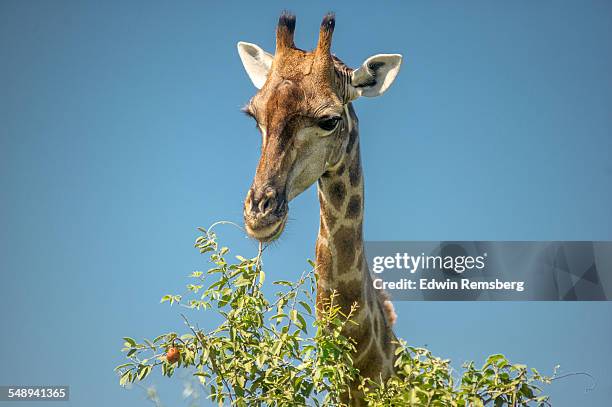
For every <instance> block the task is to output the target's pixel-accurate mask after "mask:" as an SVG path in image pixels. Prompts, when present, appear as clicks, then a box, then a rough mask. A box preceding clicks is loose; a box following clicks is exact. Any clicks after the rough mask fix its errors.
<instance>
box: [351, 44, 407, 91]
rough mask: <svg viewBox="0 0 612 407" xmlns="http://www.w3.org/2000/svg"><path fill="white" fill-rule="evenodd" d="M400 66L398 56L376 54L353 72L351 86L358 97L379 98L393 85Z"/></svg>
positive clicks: (399, 57)
mask: <svg viewBox="0 0 612 407" xmlns="http://www.w3.org/2000/svg"><path fill="white" fill-rule="evenodd" d="M401 64H402V56H401V55H399V54H378V55H374V56H372V57H370V58H368V59H366V60H365V62H364V63H363V65H361V67H359V68H358V69H356V70H354V71H353V74H352V76H351V85H353V87H354V88H355V90H356V91H357V93H358V94H359V95H360V96H368V97H374V96H380V95H382V94H383V93H385V91H386V90H387V89H389V86H391V84H392V83H393V81H394V80H395V77H396V76H397V73H398V72H399V70H400V65H401Z"/></svg>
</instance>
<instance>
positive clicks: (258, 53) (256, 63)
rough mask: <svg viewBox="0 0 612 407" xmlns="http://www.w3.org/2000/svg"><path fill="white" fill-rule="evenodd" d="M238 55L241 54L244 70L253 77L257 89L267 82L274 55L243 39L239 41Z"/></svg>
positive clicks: (252, 80)
mask: <svg viewBox="0 0 612 407" xmlns="http://www.w3.org/2000/svg"><path fill="white" fill-rule="evenodd" d="M238 55H240V59H241V60H242V65H244V70H245V71H246V72H247V74H248V75H249V78H251V82H253V85H255V87H256V88H257V89H261V87H262V86H263V85H264V83H266V78H267V77H268V72H270V67H271V66H272V60H273V59H274V57H273V56H272V55H270V54H268V53H267V52H266V51H264V50H263V49H261V48H260V47H259V46H258V45H255V44H250V43H248V42H242V41H240V42H239V43H238Z"/></svg>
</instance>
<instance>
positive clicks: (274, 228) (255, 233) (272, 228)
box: [244, 215, 287, 243]
mask: <svg viewBox="0 0 612 407" xmlns="http://www.w3.org/2000/svg"><path fill="white" fill-rule="evenodd" d="M286 224H287V215H285V216H283V217H282V218H280V219H279V220H278V221H276V222H275V223H273V224H270V225H266V226H264V227H261V228H256V229H253V228H252V227H250V226H249V224H248V223H247V222H245V225H244V226H245V228H246V231H247V233H248V235H249V236H250V237H252V238H254V239H256V240H258V241H260V242H262V243H267V242H272V241H274V240H276V239H278V238H279V237H280V235H282V234H283V230H285V225H286Z"/></svg>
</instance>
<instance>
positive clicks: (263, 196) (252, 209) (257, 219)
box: [244, 186, 288, 242]
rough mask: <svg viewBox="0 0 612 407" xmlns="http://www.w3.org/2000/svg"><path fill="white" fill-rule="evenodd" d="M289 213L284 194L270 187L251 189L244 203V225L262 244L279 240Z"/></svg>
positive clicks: (250, 234)
mask: <svg viewBox="0 0 612 407" xmlns="http://www.w3.org/2000/svg"><path fill="white" fill-rule="evenodd" d="M287 213H288V205H287V200H286V199H285V194H284V193H279V192H277V190H276V189H275V188H272V187H270V186H267V187H264V188H260V189H256V188H251V189H249V192H248V193H247V196H246V199H245V201H244V225H245V228H246V231H247V233H248V234H249V236H251V237H252V238H254V239H257V240H259V241H260V242H270V241H272V240H274V239H276V238H278V237H279V236H280V235H281V233H282V232H283V229H284V227H285V223H286V220H287Z"/></svg>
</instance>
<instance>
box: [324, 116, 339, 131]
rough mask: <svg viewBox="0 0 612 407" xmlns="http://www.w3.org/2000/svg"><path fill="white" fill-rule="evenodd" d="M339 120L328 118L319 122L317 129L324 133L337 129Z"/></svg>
mask: <svg viewBox="0 0 612 407" xmlns="http://www.w3.org/2000/svg"><path fill="white" fill-rule="evenodd" d="M340 120H342V118H341V117H340V116H334V117H328V118H325V119H323V120H321V121H319V127H320V128H322V129H323V130H325V131H332V130H334V129H335V128H336V127H338V123H340Z"/></svg>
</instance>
